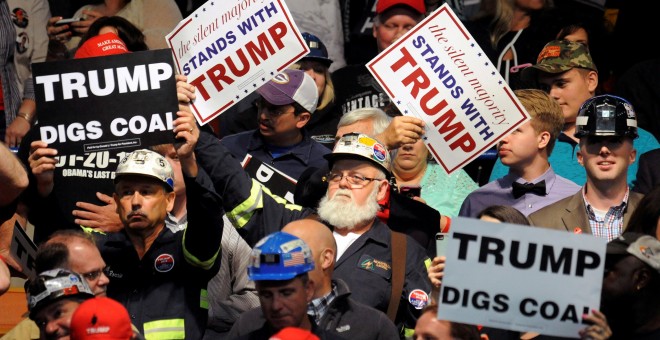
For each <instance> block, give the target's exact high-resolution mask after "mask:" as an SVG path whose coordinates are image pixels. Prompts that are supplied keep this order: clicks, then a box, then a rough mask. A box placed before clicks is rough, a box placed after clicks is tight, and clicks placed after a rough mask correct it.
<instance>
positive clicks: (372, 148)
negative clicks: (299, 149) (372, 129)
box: [325, 133, 392, 175]
mask: <svg viewBox="0 0 660 340" xmlns="http://www.w3.org/2000/svg"><path fill="white" fill-rule="evenodd" d="M325 158H326V159H327V160H328V163H329V165H330V168H332V164H333V163H334V162H335V161H336V160H338V159H347V158H352V159H359V160H368V161H371V162H372V163H373V164H375V165H376V166H378V167H379V168H380V169H382V170H383V171H384V172H385V174H386V175H389V174H390V164H391V163H392V160H391V158H390V153H389V151H387V148H386V147H385V146H383V144H381V143H380V142H378V141H377V140H376V139H374V138H371V137H369V136H367V135H365V134H358V133H347V134H345V135H344V136H342V137H341V138H340V139H339V141H338V142H337V144H335V148H334V149H333V150H332V153H330V154H327V155H325Z"/></svg>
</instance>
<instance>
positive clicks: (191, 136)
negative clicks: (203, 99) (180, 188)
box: [174, 111, 199, 177]
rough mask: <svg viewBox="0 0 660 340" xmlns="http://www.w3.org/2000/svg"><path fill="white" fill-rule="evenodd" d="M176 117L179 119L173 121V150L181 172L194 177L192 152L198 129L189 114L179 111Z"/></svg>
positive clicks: (194, 166) (193, 156) (195, 162)
mask: <svg viewBox="0 0 660 340" xmlns="http://www.w3.org/2000/svg"><path fill="white" fill-rule="evenodd" d="M176 115H177V116H178V117H179V118H177V119H175V120H174V133H175V135H176V138H177V143H175V144H174V148H175V149H176V154H177V155H178V156H179V161H180V162H181V170H182V171H183V173H184V174H186V175H187V176H190V177H196V176H197V161H196V160H195V152H194V151H195V146H196V145H197V140H198V139H199V129H198V128H197V123H196V122H195V117H193V115H192V113H191V112H188V111H179V112H177V113H176Z"/></svg>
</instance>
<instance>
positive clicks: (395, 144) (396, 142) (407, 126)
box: [376, 116, 424, 150]
mask: <svg viewBox="0 0 660 340" xmlns="http://www.w3.org/2000/svg"><path fill="white" fill-rule="evenodd" d="M423 134H424V121H423V120H421V119H419V118H415V117H410V116H397V117H394V118H393V119H392V121H391V122H390V124H389V125H388V126H387V128H386V129H385V131H383V133H381V134H379V135H378V136H376V139H377V140H378V141H380V142H381V143H383V144H385V146H387V147H388V148H389V149H390V150H392V149H396V148H400V147H401V146H402V145H403V144H413V143H415V142H416V141H417V140H418V139H420V138H422V135H423Z"/></svg>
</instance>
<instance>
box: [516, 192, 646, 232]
mask: <svg viewBox="0 0 660 340" xmlns="http://www.w3.org/2000/svg"><path fill="white" fill-rule="evenodd" d="M642 197H644V195H642V194H639V193H636V192H632V191H630V194H629V196H628V205H627V206H626V210H625V211H624V212H623V230H624V231H625V230H626V229H627V228H628V220H630V215H632V213H633V211H635V208H637V205H638V204H639V201H640V200H641V199H642ZM528 219H529V222H530V223H531V224H532V225H533V226H538V227H543V228H550V229H557V230H565V231H569V232H574V230H575V228H580V229H581V230H582V233H584V234H591V233H592V232H591V226H590V225H589V219H588V218H587V208H586V207H585V206H584V200H583V199H582V190H580V191H578V192H577V193H576V194H575V195H573V196H569V197H566V198H564V199H563V200H561V201H557V202H555V203H553V204H551V205H549V206H547V207H545V208H542V209H540V210H538V211H536V212H534V213H532V214H530V215H529V216H528Z"/></svg>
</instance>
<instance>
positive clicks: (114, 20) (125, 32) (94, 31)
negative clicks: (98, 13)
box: [78, 16, 149, 52]
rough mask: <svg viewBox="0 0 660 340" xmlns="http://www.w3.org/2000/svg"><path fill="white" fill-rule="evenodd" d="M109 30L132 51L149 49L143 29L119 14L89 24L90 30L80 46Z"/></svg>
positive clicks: (83, 37) (81, 40)
mask: <svg viewBox="0 0 660 340" xmlns="http://www.w3.org/2000/svg"><path fill="white" fill-rule="evenodd" d="M108 32H112V33H114V34H116V35H117V36H118V37H119V38H120V39H121V40H122V41H123V42H124V44H126V48H127V49H128V50H129V51H131V52H138V51H146V50H148V49H149V47H148V46H147V44H146V42H145V38H146V37H145V36H144V34H143V33H142V31H140V29H139V28H137V26H135V25H133V24H132V23H131V22H130V21H128V20H126V19H124V18H122V17H118V16H111V17H100V18H98V19H97V20H96V21H94V23H93V24H91V25H90V26H89V30H87V32H86V33H85V34H84V35H83V36H82V38H81V39H80V43H79V44H78V48H79V47H80V46H82V45H83V44H84V43H85V42H86V41H87V40H89V39H90V38H92V37H95V36H97V35H101V34H105V33H108Z"/></svg>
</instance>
